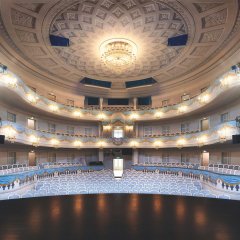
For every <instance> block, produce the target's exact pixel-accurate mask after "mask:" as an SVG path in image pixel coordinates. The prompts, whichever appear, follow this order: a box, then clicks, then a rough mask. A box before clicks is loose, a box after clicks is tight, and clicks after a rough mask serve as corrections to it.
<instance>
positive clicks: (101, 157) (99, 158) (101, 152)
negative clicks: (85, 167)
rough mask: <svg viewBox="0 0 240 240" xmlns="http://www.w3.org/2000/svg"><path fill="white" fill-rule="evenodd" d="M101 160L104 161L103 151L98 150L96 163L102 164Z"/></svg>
mask: <svg viewBox="0 0 240 240" xmlns="http://www.w3.org/2000/svg"><path fill="white" fill-rule="evenodd" d="M103 160H104V153H103V149H99V150H98V161H99V162H103Z"/></svg>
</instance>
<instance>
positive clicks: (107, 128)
mask: <svg viewBox="0 0 240 240" xmlns="http://www.w3.org/2000/svg"><path fill="white" fill-rule="evenodd" d="M111 129H112V126H111V125H105V126H103V131H107V132H108V131H110V130H111Z"/></svg>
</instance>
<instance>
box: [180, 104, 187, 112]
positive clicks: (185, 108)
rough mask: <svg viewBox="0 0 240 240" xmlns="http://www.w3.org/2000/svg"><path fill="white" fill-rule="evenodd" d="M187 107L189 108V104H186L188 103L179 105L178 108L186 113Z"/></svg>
mask: <svg viewBox="0 0 240 240" xmlns="http://www.w3.org/2000/svg"><path fill="white" fill-rule="evenodd" d="M187 109H188V106H186V105H181V106H179V108H178V112H179V113H185V112H186V111H187Z"/></svg>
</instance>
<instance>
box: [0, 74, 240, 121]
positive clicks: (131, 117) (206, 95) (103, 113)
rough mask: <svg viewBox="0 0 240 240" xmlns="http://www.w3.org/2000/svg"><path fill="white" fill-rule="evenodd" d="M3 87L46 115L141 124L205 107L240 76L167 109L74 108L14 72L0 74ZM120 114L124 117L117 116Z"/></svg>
mask: <svg viewBox="0 0 240 240" xmlns="http://www.w3.org/2000/svg"><path fill="white" fill-rule="evenodd" d="M0 86H2V87H7V88H8V89H10V90H12V91H13V92H15V93H16V94H18V95H19V96H20V97H21V98H22V99H23V100H25V101H26V102H27V103H29V104H31V105H33V106H35V107H36V108H38V109H41V110H43V111H46V112H51V113H53V114H56V115H59V116H64V117H68V118H73V119H82V120H92V121H104V122H110V121H112V120H114V119H116V118H117V119H118V118H119V117H121V118H123V120H124V121H129V122H133V121H142V120H153V119H166V118H171V117H175V116H180V115H183V114H186V113H190V112H192V111H195V110H197V109H200V108H202V107H203V106H205V105H207V104H208V103H209V102H211V101H213V100H214V99H216V98H217V97H218V96H220V94H222V93H224V92H225V91H227V90H228V89H232V88H235V87H240V76H239V75H238V74H236V73H234V72H228V73H226V74H224V75H223V76H222V77H220V78H218V79H216V80H215V81H214V83H213V84H212V85H211V86H210V87H209V88H208V89H207V90H206V91H204V92H203V93H201V94H200V95H198V96H195V97H193V98H191V99H189V100H186V101H184V102H181V103H178V104H173V105H171V106H166V107H156V108H146V109H142V110H133V109H131V108H129V109H127V110H126V109H122V108H121V109H119V110H117V111H116V109H115V108H114V109H103V110H100V109H94V108H82V107H71V106H67V105H65V104H60V103H56V102H54V101H51V100H49V99H47V98H46V97H43V96H40V95H38V94H37V93H36V92H34V91H33V90H32V89H31V88H29V87H28V86H27V85H26V84H25V83H24V82H23V81H22V80H21V79H20V78H19V77H17V76H16V75H14V74H13V73H11V72H8V73H7V74H4V73H0ZM118 112H121V116H120V115H119V114H118Z"/></svg>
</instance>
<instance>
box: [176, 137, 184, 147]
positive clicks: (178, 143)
mask: <svg viewBox="0 0 240 240" xmlns="http://www.w3.org/2000/svg"><path fill="white" fill-rule="evenodd" d="M185 145H186V140H185V139H184V138H180V139H179V140H178V141H177V147H178V148H179V149H181V148H183V147H184V146H185Z"/></svg>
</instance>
